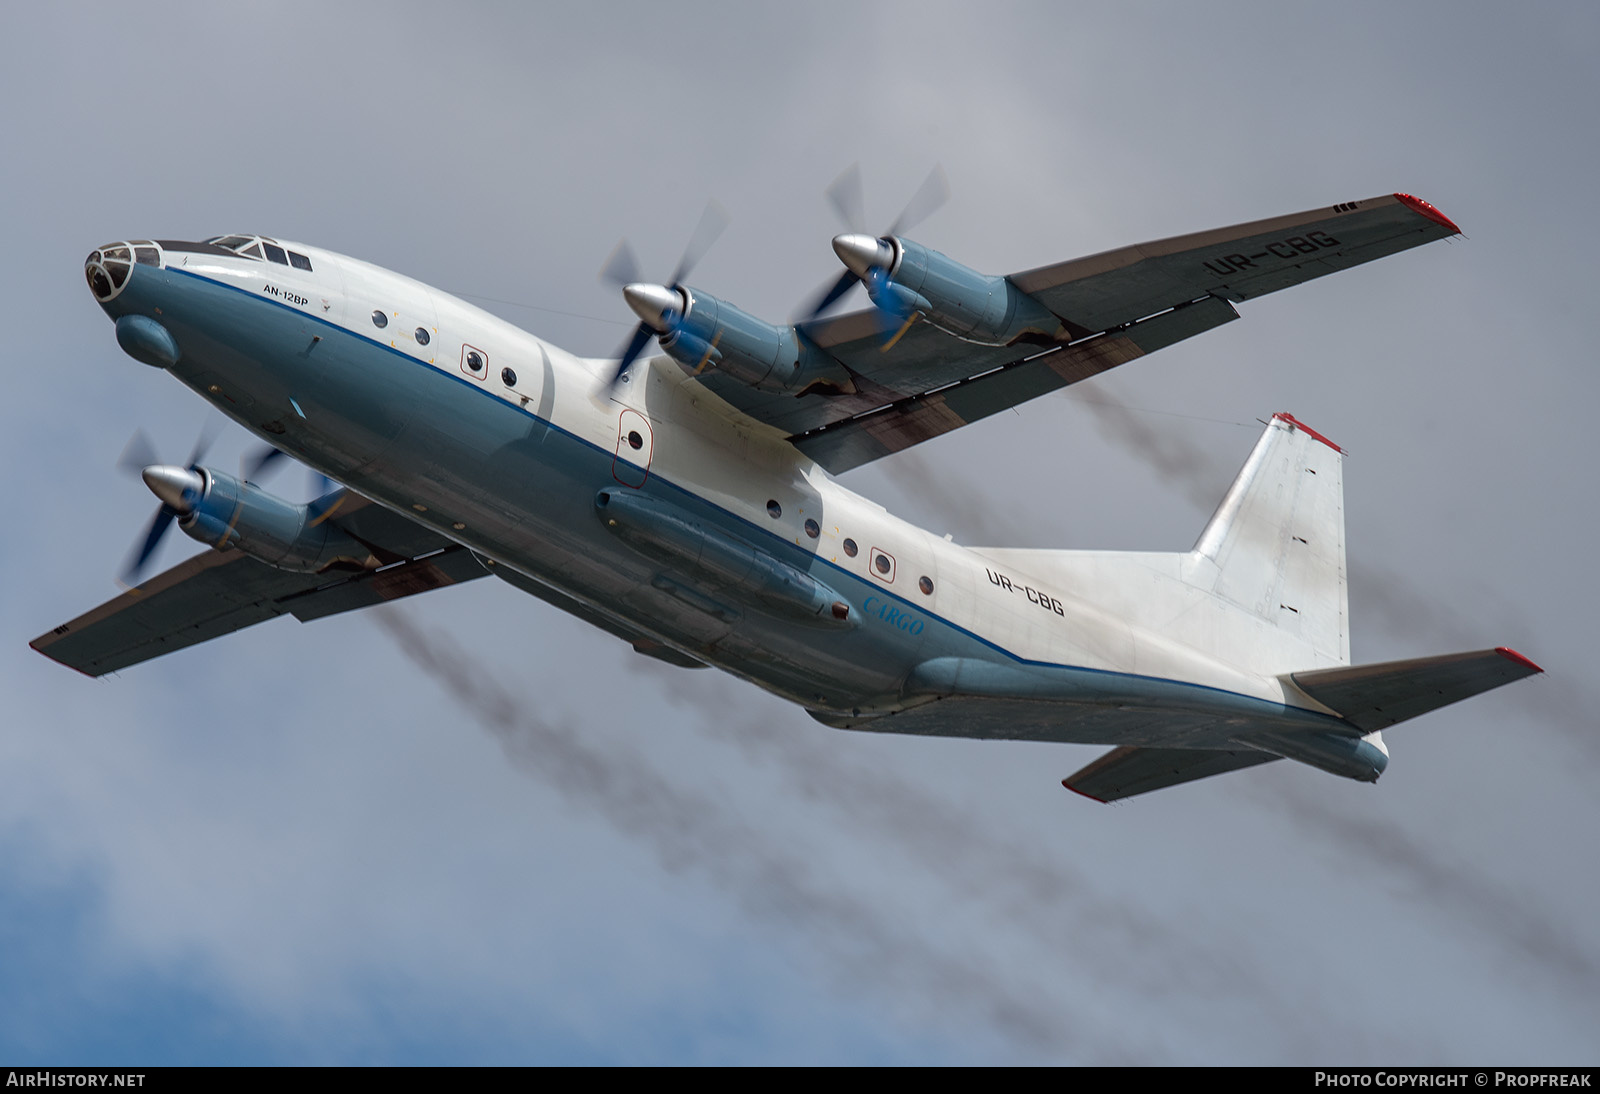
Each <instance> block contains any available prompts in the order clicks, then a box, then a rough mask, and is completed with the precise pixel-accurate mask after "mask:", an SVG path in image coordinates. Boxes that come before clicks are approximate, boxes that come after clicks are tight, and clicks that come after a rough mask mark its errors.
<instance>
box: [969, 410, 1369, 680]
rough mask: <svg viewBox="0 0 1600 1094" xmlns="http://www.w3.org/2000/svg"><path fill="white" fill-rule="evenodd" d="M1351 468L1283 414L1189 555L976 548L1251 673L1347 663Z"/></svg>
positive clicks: (1313, 434) (1274, 421)
mask: <svg viewBox="0 0 1600 1094" xmlns="http://www.w3.org/2000/svg"><path fill="white" fill-rule="evenodd" d="M1343 461H1344V455H1343V453H1342V452H1341V450H1340V449H1339V446H1338V445H1336V444H1334V443H1333V442H1332V441H1330V440H1328V439H1327V438H1326V437H1324V436H1323V435H1322V434H1320V433H1318V432H1316V431H1315V430H1313V429H1311V428H1309V427H1307V426H1306V425H1304V424H1303V423H1302V422H1300V421H1298V420H1296V419H1295V417H1294V415H1292V414H1275V415H1273V417H1272V421H1271V422H1269V423H1268V424H1267V428H1266V430H1265V431H1264V432H1263V433H1262V435H1261V439H1260V440H1259V441H1257V442H1256V446H1255V448H1254V449H1253V450H1252V451H1251V453H1250V458H1249V459H1248V460H1246V461H1245V465H1244V468H1243V469H1242V470H1241V471H1240V472H1239V476H1238V478H1236V479H1235V480H1234V482H1233V485H1232V486H1231V487H1229V488H1228V492H1227V494H1226V495H1224V497H1223V499H1222V504H1221V505H1219V506H1217V511H1216V512H1215V513H1214V514H1213V515H1212V517H1211V520H1210V522H1208V523H1207V524H1206V527H1205V531H1204V532H1202V533H1201V534H1200V539H1199V540H1198V541H1197V542H1196V543H1195V546H1194V549H1193V550H1191V551H1187V552H1184V553H1182V554H1171V553H1147V552H1124V551H1051V550H1028V549H1018V548H998V547H980V548H975V550H977V551H978V552H979V553H980V554H983V555H985V556H987V557H989V558H991V559H993V560H995V561H996V562H998V563H1000V564H1001V565H1005V566H1015V567H1017V568H1018V569H1021V570H1022V571H1024V572H1025V573H1032V574H1037V575H1038V576H1039V577H1041V578H1048V579H1050V580H1051V581H1053V582H1054V583H1055V584H1056V585H1058V586H1059V587H1060V588H1062V589H1063V590H1065V591H1066V592H1069V593H1071V594H1072V595H1074V596H1078V597H1081V598H1083V599H1084V600H1087V601H1090V602H1091V603H1094V604H1098V605H1100V606H1101V607H1103V608H1106V609H1107V610H1109V611H1111V612H1113V613H1115V614H1116V615H1117V616H1118V617H1120V618H1122V619H1126V620H1128V621H1129V622H1131V623H1135V624H1138V625H1139V626H1143V627H1148V628H1149V629H1150V630H1153V631H1158V632H1160V633H1162V634H1165V635H1168V636H1169V637H1171V638H1174V639H1176V640H1177V641H1179V642H1184V643H1187V644H1188V645H1190V646H1193V647H1194V648H1196V649H1199V650H1203V651H1205V652H1206V653H1208V654H1210V655H1211V656H1213V657H1216V658H1218V659H1219V660H1223V661H1227V662H1228V663H1230V664H1233V665H1237V666H1239V667H1240V668H1243V669H1245V670H1247V671H1250V672H1256V673H1261V674H1263V675H1268V676H1277V675H1279V674H1280V673H1285V672H1291V671H1295V670H1298V669H1320V668H1327V667H1330V666H1333V665H1348V664H1349V663H1350V625H1349V620H1350V610H1349V602H1348V597H1347V593H1346V586H1345V554H1344V467H1343Z"/></svg>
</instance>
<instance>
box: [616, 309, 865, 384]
mask: <svg viewBox="0 0 1600 1094" xmlns="http://www.w3.org/2000/svg"><path fill="white" fill-rule="evenodd" d="M623 295H624V296H625V297H626V298H627V301H628V305H629V306H630V307H632V308H633V310H634V312H635V313H636V314H637V315H638V316H639V317H640V318H641V319H643V320H644V321H645V324H646V325H647V326H649V327H651V328H652V329H654V330H655V331H656V334H657V338H658V340H659V341H660V343H661V348H662V350H664V351H665V352H666V353H667V355H668V356H670V357H671V358H672V359H673V360H675V361H677V362H678V363H679V364H681V365H683V366H684V367H685V368H687V369H688V370H689V371H690V372H693V373H700V372H703V371H705V370H706V369H715V370H716V371H718V372H722V373H726V374H727V375H729V376H732V377H733V378H734V379H736V380H739V381H740V382H742V383H746V384H749V385H750V386H751V387H754V388H760V389H761V390H763V391H777V392H784V393H787V394H793V395H803V394H806V393H807V392H812V391H816V392H828V393H850V392H853V391H855V382H854V381H853V380H852V379H851V378H850V374H849V373H848V372H847V371H845V369H844V367H843V366H842V365H840V364H839V362H837V361H835V360H834V359H833V358H832V357H830V356H829V355H828V354H826V353H824V352H822V350H820V349H818V348H817V347H816V346H814V345H812V344H811V342H810V341H809V340H808V339H807V338H805V337H804V336H803V335H801V334H800V333H799V332H798V331H796V330H795V328H794V327H780V326H776V325H774V324H772V323H768V322H766V321H765V320H761V319H757V318H756V317H755V316H753V315H751V314H750V313H749V312H746V311H744V310H742V309H740V308H738V307H735V306H734V305H732V304H730V303H728V302H727V301H726V300H719V299H718V298H717V297H715V296H712V295H711V294H710V293H704V292H701V291H699V290H698V289H691V288H689V287H688V286H677V287H674V288H668V287H666V286H664V285H642V284H641V285H628V286H627V287H626V288H624V289H623Z"/></svg>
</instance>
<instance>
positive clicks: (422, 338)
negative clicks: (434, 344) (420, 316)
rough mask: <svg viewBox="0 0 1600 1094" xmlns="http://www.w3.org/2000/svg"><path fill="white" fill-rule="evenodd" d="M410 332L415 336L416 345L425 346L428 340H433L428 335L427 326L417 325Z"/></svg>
mask: <svg viewBox="0 0 1600 1094" xmlns="http://www.w3.org/2000/svg"><path fill="white" fill-rule="evenodd" d="M412 333H413V334H415V335H416V336H417V345H419V346H425V345H427V344H428V343H429V342H431V341H432V340H433V339H431V338H430V337H429V336H428V328H427V327H418V328H417V329H416V330H415V331H413V332H412Z"/></svg>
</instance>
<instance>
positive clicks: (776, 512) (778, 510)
mask: <svg viewBox="0 0 1600 1094" xmlns="http://www.w3.org/2000/svg"><path fill="white" fill-rule="evenodd" d="M767 516H769V517H771V518H772V519H773V520H777V519H778V518H779V517H781V516H783V506H781V505H779V504H778V499H777V498H768V499H767Z"/></svg>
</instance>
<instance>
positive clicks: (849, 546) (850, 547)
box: [844, 538, 860, 558]
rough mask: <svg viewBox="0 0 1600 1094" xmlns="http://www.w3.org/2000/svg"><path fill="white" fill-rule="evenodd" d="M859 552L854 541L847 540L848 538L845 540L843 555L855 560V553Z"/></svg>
mask: <svg viewBox="0 0 1600 1094" xmlns="http://www.w3.org/2000/svg"><path fill="white" fill-rule="evenodd" d="M859 550H860V548H859V547H857V546H856V541H855V540H853V539H849V538H846V539H845V541H844V553H845V554H847V555H849V556H850V557H851V558H855V557H856V552H857V551H859Z"/></svg>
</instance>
